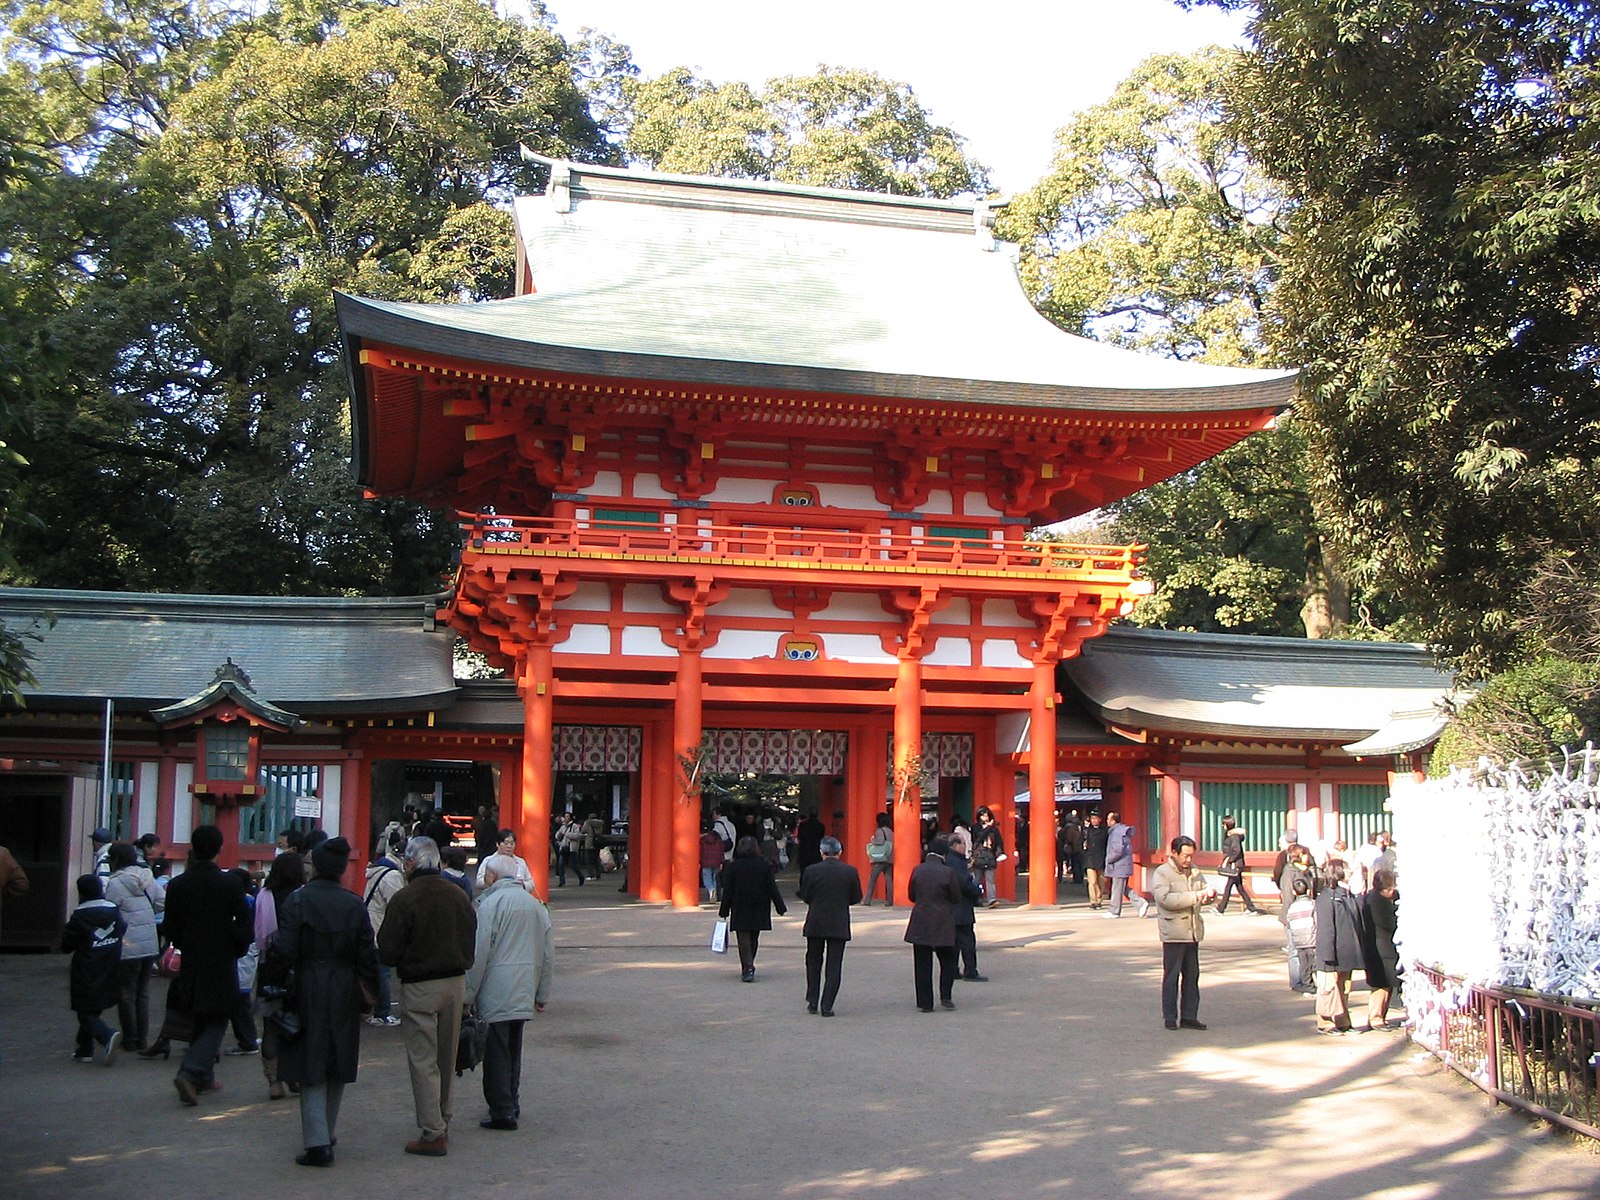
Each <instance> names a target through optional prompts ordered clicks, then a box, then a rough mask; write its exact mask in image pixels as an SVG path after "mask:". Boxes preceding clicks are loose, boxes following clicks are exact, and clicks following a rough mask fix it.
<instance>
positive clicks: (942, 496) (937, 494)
mask: <svg viewBox="0 0 1600 1200" xmlns="http://www.w3.org/2000/svg"><path fill="white" fill-rule="evenodd" d="M955 510H956V501H955V497H954V496H952V495H951V494H950V493H949V492H947V491H943V490H938V491H934V492H931V493H930V494H929V496H928V498H927V499H926V500H924V501H923V502H922V503H921V504H919V505H917V511H918V512H924V513H930V514H943V515H946V516H948V515H949V514H950V513H953V512H955Z"/></svg>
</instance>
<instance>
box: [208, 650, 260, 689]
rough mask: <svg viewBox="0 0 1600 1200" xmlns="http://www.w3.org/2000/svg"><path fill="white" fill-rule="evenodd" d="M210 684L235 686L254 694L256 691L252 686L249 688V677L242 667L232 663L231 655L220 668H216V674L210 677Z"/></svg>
mask: <svg viewBox="0 0 1600 1200" xmlns="http://www.w3.org/2000/svg"><path fill="white" fill-rule="evenodd" d="M211 682H212V683H213V684H217V683H233V684H237V685H238V686H239V687H241V688H243V689H244V690H245V691H247V692H254V691H255V690H256V689H255V688H254V687H253V686H251V683H250V676H249V675H247V674H245V670H244V668H243V667H241V666H239V665H238V664H237V663H235V662H234V661H233V657H232V656H231V655H230V656H229V657H228V659H227V660H226V661H225V662H224V663H223V664H222V665H221V666H220V667H218V668H217V673H216V674H215V675H213V676H212V677H211Z"/></svg>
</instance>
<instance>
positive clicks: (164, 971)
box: [156, 944, 189, 1042]
mask: <svg viewBox="0 0 1600 1200" xmlns="http://www.w3.org/2000/svg"><path fill="white" fill-rule="evenodd" d="M182 966H183V952H182V951H181V950H179V949H178V948H177V947H176V946H173V945H171V944H169V945H168V946H167V948H166V949H165V950H163V951H162V952H161V957H160V958H158V959H156V974H157V975H159V976H160V977H161V978H162V979H176V978H177V977H178V970H179V968H181V967H182ZM180 1040H181V1041H185V1042H186V1041H188V1040H189V1039H188V1038H181V1039H180Z"/></svg>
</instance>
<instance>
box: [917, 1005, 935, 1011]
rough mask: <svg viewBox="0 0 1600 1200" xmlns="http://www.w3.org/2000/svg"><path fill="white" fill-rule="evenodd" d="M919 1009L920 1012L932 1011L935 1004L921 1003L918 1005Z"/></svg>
mask: <svg viewBox="0 0 1600 1200" xmlns="http://www.w3.org/2000/svg"><path fill="white" fill-rule="evenodd" d="M917 1011H918V1012H932V1011H933V1005H931V1004H919V1005H917Z"/></svg>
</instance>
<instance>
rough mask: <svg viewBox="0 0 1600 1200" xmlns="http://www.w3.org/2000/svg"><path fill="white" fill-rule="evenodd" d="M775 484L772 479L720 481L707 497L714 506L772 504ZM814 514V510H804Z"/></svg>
mask: <svg viewBox="0 0 1600 1200" xmlns="http://www.w3.org/2000/svg"><path fill="white" fill-rule="evenodd" d="M772 487H773V482H772V480H770V479H738V478H735V479H719V480H718V481H717V486H716V487H715V488H713V489H712V490H711V492H710V493H709V494H708V495H707V496H706V497H705V499H707V500H709V501H711V503H713V504H770V503H771V502H772ZM802 511H805V512H813V511H815V510H814V509H804V510H802Z"/></svg>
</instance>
